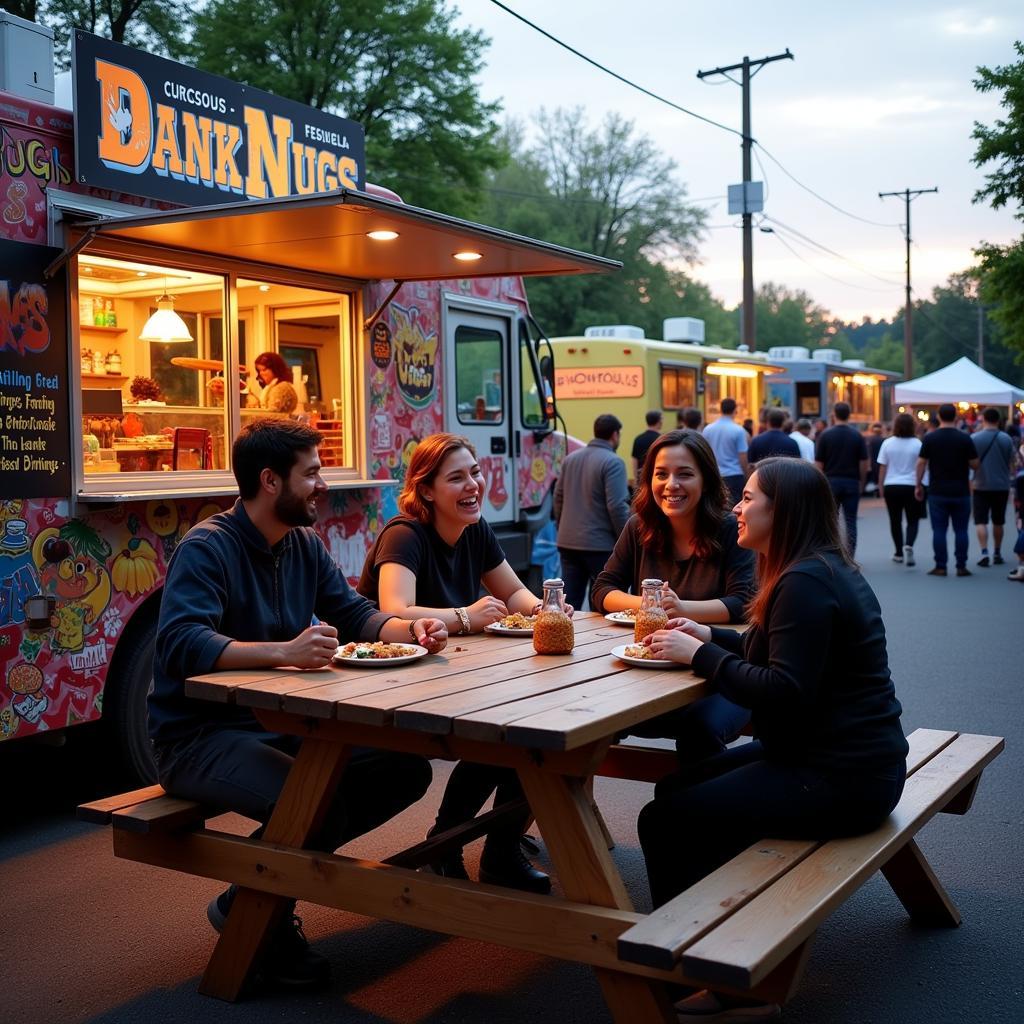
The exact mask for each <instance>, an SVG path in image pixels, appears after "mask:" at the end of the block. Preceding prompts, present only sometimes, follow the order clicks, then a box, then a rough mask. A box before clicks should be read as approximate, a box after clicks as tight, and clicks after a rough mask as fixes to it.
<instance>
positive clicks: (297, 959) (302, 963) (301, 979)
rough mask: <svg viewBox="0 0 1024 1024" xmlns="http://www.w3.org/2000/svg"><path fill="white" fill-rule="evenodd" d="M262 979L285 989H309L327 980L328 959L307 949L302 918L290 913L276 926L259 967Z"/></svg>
mask: <svg viewBox="0 0 1024 1024" xmlns="http://www.w3.org/2000/svg"><path fill="white" fill-rule="evenodd" d="M260 974H261V975H262V976H263V980H264V981H267V982H270V983H271V984H274V985H285V986H287V987H289V988H313V987H317V986H321V985H326V984H328V983H329V982H330V980H331V962H330V961H329V960H328V959H327V957H325V956H321V954H319V953H317V952H315V951H314V950H312V949H310V948H309V940H308V939H307V938H306V936H305V934H304V933H303V931H302V918H301V917H296V916H295V914H292V915H291V917H290V918H286V919H285V920H284V921H282V922H281V923H280V925H278V927H277V930H276V931H275V932H274V935H273V937H272V938H271V940H270V947H269V948H268V949H267V952H266V954H265V955H264V957H263V963H262V966H261V967H260Z"/></svg>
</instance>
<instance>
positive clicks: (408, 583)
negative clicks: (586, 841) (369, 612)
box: [356, 434, 551, 893]
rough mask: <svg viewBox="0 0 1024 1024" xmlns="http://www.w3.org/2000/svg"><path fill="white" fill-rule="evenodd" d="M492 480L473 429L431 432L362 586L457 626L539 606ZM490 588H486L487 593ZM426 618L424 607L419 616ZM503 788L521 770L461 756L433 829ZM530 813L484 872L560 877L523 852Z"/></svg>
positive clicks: (460, 872)
mask: <svg viewBox="0 0 1024 1024" xmlns="http://www.w3.org/2000/svg"><path fill="white" fill-rule="evenodd" d="M483 491H484V483H483V476H482V475H481V473H480V465H479V463H478V462H477V458H476V451H475V449H474V448H473V446H472V445H471V444H470V443H469V441H467V440H466V438H464V437H459V436H457V435H455V434H431V435H430V436H429V437H425V438H424V439H423V440H422V441H420V443H419V444H418V445H417V446H416V450H415V451H414V452H413V455H412V459H411V460H410V462H409V469H408V470H407V472H406V474H405V484H404V486H403V488H402V493H401V494H400V495H399V498H398V507H399V509H400V510H401V514H400V515H397V516H395V517H394V518H393V519H391V520H389V521H388V522H387V523H386V524H385V526H384V529H383V530H381V532H380V535H379V536H378V537H377V540H376V542H375V543H374V545H373V547H372V548H371V549H370V552H369V553H368V554H367V556H366V562H365V563H364V565H363V572H362V575H361V576H360V579H359V584H358V586H357V588H356V589H357V590H358V591H359V593H360V594H362V595H363V596H364V597H368V598H370V600H371V601H375V602H376V603H377V605H378V606H379V607H380V610H381V611H383V612H394V613H395V614H398V613H399V609H405V610H406V611H408V612H410V613H411V612H412V609H414V608H432V609H433V611H432V612H431V613H430V618H437V619H441V620H442V621H443V622H444V623H445V625H446V626H447V627H448V631H449V634H450V635H452V636H460V635H464V634H467V633H479V632H480V631H481V630H482V629H483V628H484V627H485V626H487V625H489V624H490V623H492V622H497V621H498V620H499V619H502V618H504V617H505V616H506V615H508V614H509V613H515V612H519V613H520V614H522V615H531V614H533V613H535V612H536V611H537V610H538V608H539V606H540V601H539V600H538V599H537V597H536V596H535V595H534V594H532V593H531V592H530V590H529V589H528V588H527V587H525V586H524V585H523V584H522V582H520V580H519V577H518V576H517V575H516V574H515V572H514V570H513V569H512V567H511V566H510V565H509V564H508V561H507V560H506V558H505V553H504V552H503V551H502V550H501V545H500V544H499V543H498V539H497V538H496V537H495V536H494V532H493V531H492V530H491V528H490V526H488V525H487V522H486V521H485V520H484V519H483V518H482V517H481V513H480V499H481V496H482V495H483ZM481 590H484V591H486V593H485V594H484V596H483V597H480V596H479V595H480V592H481ZM415 617H416V618H420V617H421V616H420V615H416V616H415ZM495 790H497V794H496V796H495V800H494V803H495V807H497V806H499V805H500V804H504V803H507V802H510V801H513V800H520V799H523V797H524V794H523V791H522V787H521V786H520V784H519V779H518V777H517V775H516V773H515V771H514V770H513V769H511V768H498V767H492V766H488V765H482V764H471V763H468V762H465V761H460V762H459V763H458V764H457V765H456V766H455V768H454V769H453V770H452V774H451V777H450V778H449V780H448V785H447V787H446V789H445V793H444V797H443V798H442V800H441V807H440V809H439V810H438V814H437V821H436V823H435V825H434V828H433V829H432V830H431V834H436V833H438V832H444V831H447V830H448V829H451V828H454V827H455V826H456V825H461V824H462V823H463V822H465V821H468V820H470V819H471V818H473V817H474V816H475V815H476V814H477V812H478V811H479V810H480V808H481V807H483V805H484V803H485V802H486V801H487V798H488V797H489V796H490V795H491V793H492V792H494V791H495ZM529 818H530V811H529V809H528V808H524V810H523V812H522V813H521V814H520V815H519V816H518V817H515V818H514V819H512V820H510V821H507V822H505V823H504V824H502V825H500V826H497V827H495V828H493V829H492V830H491V831H490V832H489V833H488V835H487V840H486V842H485V843H484V849H483V853H482V855H481V858H480V879H481V881H484V882H491V883H493V884H495V885H508V886H512V887H514V888H517V889H525V890H528V891H530V892H540V893H546V892H549V891H550V889H551V880H550V879H549V878H548V876H547V875H546V874H544V873H543V872H542V871H538V870H537V869H536V868H535V867H534V866H533V865H532V864H531V863H530V861H529V860H528V859H527V858H526V855H525V854H524V853H523V850H522V846H521V843H520V839H521V837H522V833H523V829H524V828H525V827H526V824H527V822H528V821H529ZM432 867H433V869H434V871H435V872H436V873H438V874H441V875H444V876H446V877H448V878H467V877H468V875H467V874H466V869H465V865H464V864H463V860H462V850H461V849H460V850H458V852H457V853H455V854H453V855H451V856H449V857H447V858H446V859H444V860H441V861H438V862H436V863H435V864H433V865H432Z"/></svg>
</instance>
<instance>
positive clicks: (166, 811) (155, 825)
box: [110, 795, 217, 832]
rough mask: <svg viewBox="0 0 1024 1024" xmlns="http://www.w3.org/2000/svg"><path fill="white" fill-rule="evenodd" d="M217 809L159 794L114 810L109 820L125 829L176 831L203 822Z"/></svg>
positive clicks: (126, 830)
mask: <svg viewBox="0 0 1024 1024" xmlns="http://www.w3.org/2000/svg"><path fill="white" fill-rule="evenodd" d="M216 814H217V812H216V811H214V810H212V809H211V808H209V807H207V806H206V805H204V804H200V803H196V801H194V800H185V799H182V798H181V797H177V796H166V795H165V796H158V797H154V798H153V799H151V800H144V801H142V802H141V803H137V804H130V805H129V806H127V807H121V808H119V809H118V810H116V811H114V812H113V814H112V815H111V817H110V824H111V825H112V826H113V827H114V828H115V829H120V830H121V831H123V832H176V831H178V830H179V829H185V828H192V827H193V826H195V825H202V824H203V823H204V822H205V821H206V819H207V818H212V817H214V816H215V815H216Z"/></svg>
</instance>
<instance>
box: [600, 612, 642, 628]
mask: <svg viewBox="0 0 1024 1024" xmlns="http://www.w3.org/2000/svg"><path fill="white" fill-rule="evenodd" d="M605 618H606V619H607V620H608V621H609V622H614V623H615V625H616V626H629V628H630V629H632V628H633V627H634V626H635V625H636V618H635V617H634V618H632V619H627V618H626V616H625V615H623V614H622V612H609V613H608V614H607V615H606V616H605Z"/></svg>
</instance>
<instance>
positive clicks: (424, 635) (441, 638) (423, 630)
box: [412, 619, 448, 654]
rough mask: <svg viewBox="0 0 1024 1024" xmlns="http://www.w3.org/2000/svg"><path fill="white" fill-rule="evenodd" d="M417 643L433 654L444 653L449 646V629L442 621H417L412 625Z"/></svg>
mask: <svg viewBox="0 0 1024 1024" xmlns="http://www.w3.org/2000/svg"><path fill="white" fill-rule="evenodd" d="M412 631H413V633H415V634H416V643H418V644H419V645H420V647H426V649H427V650H428V651H429V652H430V653H431V654H437V652H438V651H443V650H444V649H445V647H446V646H447V644H448V627H447V626H446V625H445V624H444V623H443V622H442V621H441V620H440V619H417V620H416V621H415V622H414V623H413V624H412Z"/></svg>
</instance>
